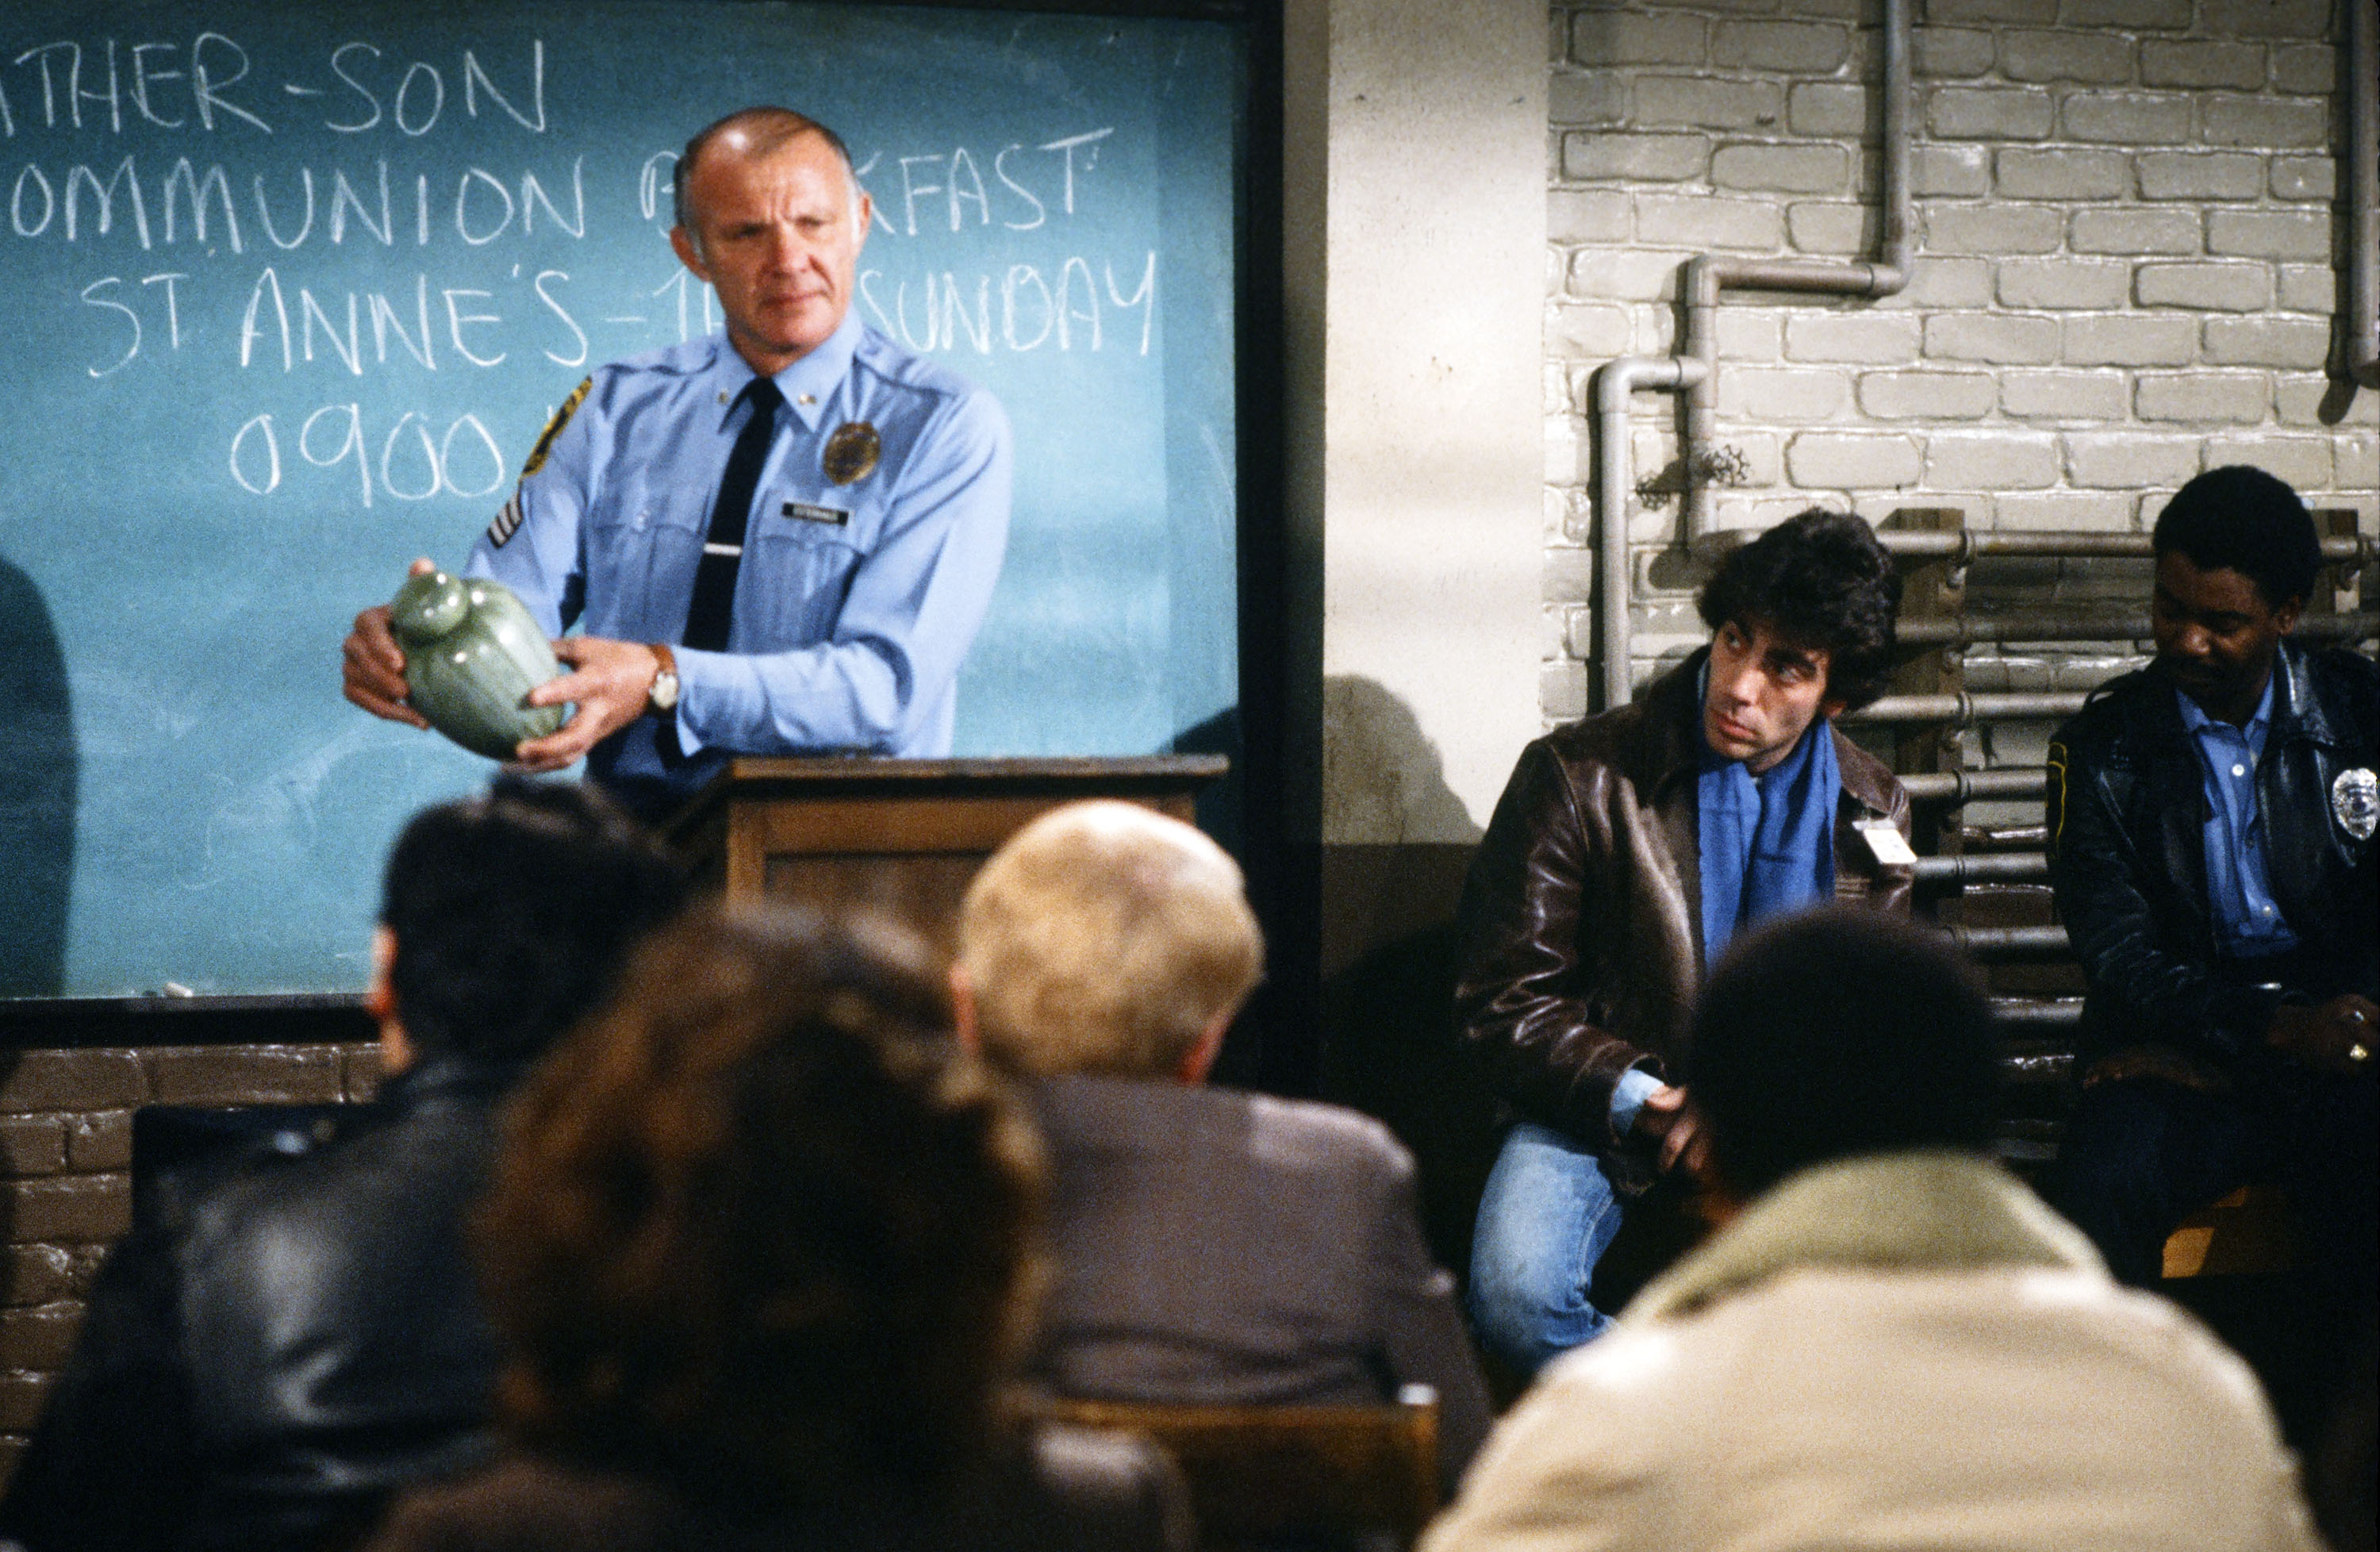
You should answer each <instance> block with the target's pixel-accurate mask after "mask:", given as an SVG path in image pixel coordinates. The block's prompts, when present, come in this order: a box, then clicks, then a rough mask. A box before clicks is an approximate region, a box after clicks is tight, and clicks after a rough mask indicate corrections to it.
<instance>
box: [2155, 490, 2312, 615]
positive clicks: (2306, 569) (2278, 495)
mask: <svg viewBox="0 0 2380 1552" xmlns="http://www.w3.org/2000/svg"><path fill="white" fill-rule="evenodd" d="M2149 543H2150V545H2151V546H2152V547H2153V548H2155V551H2156V552H2157V553H2158V554H2160V555H2162V554H2164V553H2165V552H2167V551H2168V550H2178V551H2180V552H2181V553H2182V554H2184V555H2186V556H2188V557H2189V558H2190V564H2192V565H2194V566H2196V567H2198V569H2199V570H2201V571H2222V570H2226V569H2228V570H2232V571H2236V572H2238V573H2240V575H2241V576H2245V577H2247V578H2248V579H2249V580H2251V581H2253V583H2255V584H2256V590H2257V591H2258V592H2260V593H2262V594H2264V596H2265V608H2267V609H2278V608H2280V607H2281V605H2283V604H2285V603H2291V602H2298V603H2302V602H2304V601H2305V600H2306V599H2307V598H2308V597H2309V596H2311V595H2312V594H2313V582H2314V577H2315V576H2316V575H2317V574H2319V573H2320V572H2321V570H2322V540H2320V539H2318V538H2316V537H2315V535H2314V531H2313V514H2312V513H2310V512H2308V511H2307V510H2306V504H2305V503H2304V501H2302V500H2301V499H2300V497H2299V495H2298V493H2297V491H2294V490H2291V489H2290V488H2289V485H2288V484H2287V483H2286V482H2284V481H2282V480H2280V479H2276V478H2274V477H2273V476H2272V475H2269V474H2266V473H2265V471H2264V470H2263V469H2260V468H2256V467H2252V466H2250V465H2247V464H2229V465H2227V466H2225V467H2222V468H2213V469H2208V470H2207V471H2206V472H2205V473H2204V474H2202V475H2200V476H2199V477H2198V478H2196V479H2192V481H2191V482H2190V483H2189V484H2187V485H2184V486H2183V487H2182V488H2181V489H2180V490H2179V491H2175V492H2174V493H2173V500H2171V501H2169V502H2168V503H2166V504H2165V510H2164V511H2163V512H2161V513H2159V514H2157V520H2156V527H2155V530H2154V531H2153V532H2152V533H2151V535H2150V539H2149Z"/></svg>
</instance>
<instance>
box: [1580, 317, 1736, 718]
mask: <svg viewBox="0 0 2380 1552" xmlns="http://www.w3.org/2000/svg"><path fill="white" fill-rule="evenodd" d="M1709 371H1710V368H1709V367H1708V366H1707V365H1706V364H1705V363H1704V362H1701V361H1695V360H1689V359H1688V358H1685V357H1682V356H1621V357H1619V358H1615V359H1613V360H1609V361H1606V362H1605V363H1603V365H1602V366H1600V367H1598V368H1597V369H1596V373H1595V387H1594V397H1595V443H1596V481H1595V590H1596V600H1595V611H1596V615H1595V621H1596V647H1597V652H1598V653H1599V655H1600V656H1601V657H1602V659H1603V704H1602V706H1601V707H1600V708H1599V709H1601V710H1605V711H1609V710H1610V709H1612V708H1613V707H1615V706H1625V705H1626V704H1627V703H1628V697H1629V691H1630V688H1631V686H1630V685H1629V682H1628V638H1629V619H1628V595H1629V592H1630V590H1631V588H1630V578H1629V576H1628V497H1629V494H1630V489H1631V486H1632V485H1633V481H1632V480H1631V479H1630V478H1629V475H1630V473H1631V469H1632V464H1633V460H1631V459H1630V457H1629V455H1628V403H1629V397H1630V395H1631V394H1634V393H1635V392H1636V390H1638V389H1639V388H1665V389H1676V388H1689V389H1691V388H1692V387H1693V386H1694V384H1696V383H1698V382H1702V381H1703V380H1704V378H1705V377H1706V375H1708V373H1709Z"/></svg>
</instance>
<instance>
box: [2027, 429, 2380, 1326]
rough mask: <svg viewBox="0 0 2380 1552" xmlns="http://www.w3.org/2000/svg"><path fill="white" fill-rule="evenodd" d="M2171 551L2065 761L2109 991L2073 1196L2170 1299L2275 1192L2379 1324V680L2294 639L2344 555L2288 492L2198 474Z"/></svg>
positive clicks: (2088, 938)
mask: <svg viewBox="0 0 2380 1552" xmlns="http://www.w3.org/2000/svg"><path fill="white" fill-rule="evenodd" d="M2154 543H2155V552H2156V584H2155V595H2154V600H2153V604H2152V614H2151V620H2152V629H2153V631H2154V633H2155V638H2156V661H2155V663H2154V664H2152V665H2151V666H2150V667H2149V668H2147V669H2145V670H2143V671H2142V672H2140V673H2132V674H2129V675H2127V676H2125V677H2123V678H2121V679H2118V680H2116V681H2115V682H2113V683H2112V684H2110V685H2107V687H2106V688H2105V689H2103V690H2102V691H2101V692H2100V693H2099V695H2098V696H2097V697H2095V699H2094V700H2093V701H2092V702H2091V704H2090V705H2089V706H2087V707H2085V708H2084V709H2083V713H2082V714H2081V715H2080V716H2078V717H2076V718H2075V719H2074V720H2073V721H2070V722H2068V723H2067V724H2066V726H2064V727H2063V728H2061V729H2059V730H2058V736H2057V738H2056V739H2055V740H2054V741H2053V742H2052V743H2051V745H2050V750H2049V762H2050V790H2049V851H2050V881H2051V883H2052V884H2053V885H2054V886H2055V888H2056V890H2057V892H2058V915H2059V916H2060V917H2061V918H2062V919H2063V920H2064V921H2065V923H2066V927H2067V931H2068V932H2069V934H2070V936H2071V937H2072V939H2073V942H2074V949H2075V952H2076V953H2077V954H2078V955H2079V956H2080V957H2081V959H2082V961H2083V969H2084V971H2085V973H2086V974H2087V975H2088V976H2089V978H2090V997H2089V1000H2088V1001H2087V1002H2086V1004H2085V1009H2084V1025H2083V1050H2082V1052H2081V1053H2080V1060H2079V1062H2078V1065H2080V1066H2081V1067H2082V1068H2083V1070H2084V1074H2085V1075H2084V1077H2083V1097H2082V1101H2081V1103H2080V1105H2079V1106H2078V1107H2077V1109H2076V1111H2075V1114H2074V1118H2073V1121H2072V1122H2071V1124H2070V1126H2069V1127H2068V1129H2067V1133H2066V1139H2065V1142H2064V1145H2063V1146H2062V1148H2061V1150H2060V1158H2059V1166H2060V1178H2059V1179H2058V1182H2057V1183H2056V1188H2055V1190H2054V1192H2053V1195H2052V1199H2053V1200H2054V1201H2056V1202H2057V1204H2058V1206H2059V1207H2060V1208H2062V1209H2063V1210H2064V1211H2065V1212H2066V1214H2067V1215H2068V1216H2069V1217H2070V1218H2071V1219H2074V1221H2075V1222H2076V1223H2078V1224H2080V1225H2081V1226H2082V1227H2083V1231H2084V1232H2085V1233H2087V1234H2089V1235H2090V1236H2091V1238H2092V1239H2093V1240H2094V1241H2095V1243H2097V1244H2098V1246H2099V1249H2100V1252H2101V1254H2103V1255H2106V1256H2107V1262H2108V1265H2109V1266H2110V1267H2113V1268H2114V1269H2115V1272H2116V1275H2117V1276H2118V1277H2119V1278H2121V1279H2124V1280H2125V1281H2127V1282H2131V1283H2140V1284H2147V1283H2152V1282H2154V1281H2155V1280H2156V1279H2157V1277H2158V1274H2159V1272H2160V1270H2161V1264H2160V1263H2161V1255H2160V1252H2161V1249H2162V1246H2163V1245H2164V1243H2165V1240H2166V1236H2167V1235H2168V1234H2169V1233H2170V1232H2171V1231H2173V1229H2174V1227H2175V1225H2176V1224H2178V1223H2179V1222H2180V1220H2181V1219H2183V1218H2184V1217H2186V1216H2187V1215H2189V1214H2190V1213H2192V1212H2194V1211H2196V1210H2197V1209H2198V1208H2200V1207H2203V1206H2205V1205H2206V1204H2208V1203H2210V1202H2212V1201H2214V1200H2215V1199H2216V1198H2217V1197H2219V1196H2221V1195H2223V1194H2226V1193H2228V1192H2229V1191H2231V1190H2232V1189H2233V1188H2234V1187H2236V1186H2238V1185H2240V1184H2241V1183H2243V1182H2248V1181H2252V1180H2277V1181H2278V1182H2280V1183H2281V1184H2282V1185H2283V1186H2284V1188H2285V1189H2286V1191H2287V1193H2288V1195H2289V1202H2290V1206H2291V1207H2292V1208H2293V1209H2294V1212H2295V1216H2296V1218H2297V1220H2298V1225H2299V1227H2300V1229H2301V1231H2302V1232H2301V1243H2302V1245H2303V1248H2304V1249H2305V1251H2306V1252H2307V1253H2309V1255H2310V1257H2311V1259H2313V1261H2315V1262H2316V1263H2317V1264H2318V1265H2319V1266H2320V1267H2321V1268H2322V1269H2323V1271H2324V1272H2325V1273H2326V1274H2328V1275H2329V1276H2330V1277H2332V1278H2334V1279H2336V1281H2337V1284H2338V1291H2337V1292H2335V1293H2333V1292H2326V1293H2325V1299H2331V1298H2336V1300H2337V1302H2338V1313H2339V1314H2340V1315H2341V1316H2354V1315H2355V1314H2356V1313H2357V1306H2359V1305H2360V1306H2361V1310H2362V1312H2363V1315H2364V1317H2366V1318H2368V1312H2369V1310H2370V1308H2371V1303H2372V1299H2373V1292H2374V1283H2375V1279H2380V1265H2375V1245H2380V1185H2375V1182H2380V1127H2375V1122H2374V1115H2375V1108H2374V1097H2375V1093H2380V1090H2376V1089H2375V1085H2374V1072H2373V1068H2374V1062H2373V1051H2374V1049H2375V1048H2380V1026H2375V1023H2380V1007H2375V1006H2374V999H2375V998H2380V866H2375V863H2374V840H2373V831H2374V824H2375V821H2380V783H2375V778H2374V770H2375V768H2380V668H2375V667H2374V665H2373V662H2372V661H2371V660H2370V659H2368V658H2364V657H2362V656H2359V655H2358V654H2356V653H2354V652H2351V651H2348V650H2346V649H2331V650H2326V651H2325V650H2309V649H2305V648H2302V647H2301V646H2299V645H2298V644H2297V642H2295V641H2294V640H2292V639H2291V632H2292V631H2293V630H2294V629H2295V628H2296V625H2297V622H2298V616H2299V613H2300V612H2301V610H2302V609H2303V608H2304V607H2305V604H2306V600H2307V599H2308V597H2309V596H2310V595H2311V594H2312V592H2313V587H2314V581H2315V576H2316V575H2317V572H2318V570H2319V568H2320V566H2321V560H2322V552H2321V546H2320V544H2319V542H2318V541H2317V540H2316V539H2315V537H2314V529H2313V518H2312V517H2311V516H2310V515H2308V514H2307V512H2306V509H2305V503H2302V502H2301V501H2300V500H2299V499H2298V496H2297V492H2296V491H2292V490H2290V489H2289V487H2288V486H2287V485H2285V484H2283V483H2282V482H2281V481H2279V480H2278V479H2274V478H2273V477H2272V476H2271V475H2269V474H2266V473H2265V472H2264V471H2262V470H2261V469H2253V468H2247V467H2230V468H2218V469H2214V470H2210V471H2209V472H2207V473H2205V474H2202V475H2200V476H2199V477H2198V478H2197V479H2192V481H2191V482H2190V483H2189V484H2187V485H2185V486H2183V487H2182V488H2181V490H2180V491H2179V492H2178V493H2177V494H2176V495H2175V496H2174V498H2173V500H2172V501H2171V502H2170V503H2168V505H2167V507H2166V509H2165V511H2164V513H2163V514H2162V515H2159V517H2158V518H2157V523H2156V528H2155V538H2154ZM2341 1335H2342V1339H2344V1338H2345V1336H2346V1333H2345V1332H2344V1331H2342V1333H2341Z"/></svg>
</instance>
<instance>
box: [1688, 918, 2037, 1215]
mask: <svg viewBox="0 0 2380 1552" xmlns="http://www.w3.org/2000/svg"><path fill="white" fill-rule="evenodd" d="M1693 1050H1694V1054H1693V1058H1692V1060H1691V1061H1690V1062H1689V1067H1690V1069H1691V1071H1690V1073H1689V1082H1691V1084H1692V1085H1693V1087H1694V1103H1695V1104H1696V1105H1698V1106H1700V1107H1701V1108H1702V1111H1703V1114H1704V1116H1705V1118H1706V1120H1707V1121H1708V1122H1709V1124H1710V1139H1711V1162H1712V1164H1713V1165H1714V1166H1715V1167H1716V1168H1717V1169H1718V1174H1719V1178H1720V1179H1721V1180H1722V1181H1724V1182H1726V1184H1727V1186H1728V1189H1729V1190H1730V1191H1731V1192H1733V1193H1734V1194H1736V1195H1737V1196H1739V1197H1741V1198H1743V1199H1744V1200H1746V1201H1749V1200H1750V1199H1751V1198H1753V1197H1755V1196H1757V1195H1759V1194H1761V1193H1762V1192H1764V1191H1767V1189H1768V1188H1769V1187H1771V1186H1773V1185H1775V1184H1777V1183H1778V1182H1779V1181H1782V1180H1783V1179H1785V1178H1786V1177H1787V1176H1788V1175H1791V1174H1792V1173H1793V1172H1794V1171H1795V1170H1805V1169H1808V1168H1809V1167H1811V1166H1812V1165H1814V1164H1824V1163H1827V1162H1828V1161H1830V1160H1832V1159H1837V1158H1857V1157H1859V1156H1860V1155H1862V1154H1868V1153H1886V1152H1892V1151H1895V1150H1898V1149H1902V1148H1955V1149H1959V1150H1961V1151H1964V1152H1969V1153H1982V1152H1983V1151H1985V1149H1986V1148H1988V1147H1989V1146H1991V1139H1992V1129H1993V1126H1994V1118H1995V1117H1996V1116H1997V1115H1998V1099H1999V1084H2000V1077H1999V1040H1998V1035H1997V1034H1996V1033H1995V1032H1994V1030H1993V1027H1992V1010H1991V1004H1990V1002H1989V1001H1988V1000H1986V999H1985V995H1984V988H1983V982H1982V980H1981V978H1980V977H1979V976H1977V975H1976V974H1975V972H1974V968H1973V966H1972V965H1971V964H1968V963H1967V962H1966V961H1965V960H1963V959H1961V957H1960V956H1959V954H1958V953H1957V952H1956V951H1954V950H1953V949H1952V948H1951V946H1950V943H1949V940H1948V939H1946V938H1944V937H1942V936H1941V935H1940V934H1938V933H1935V932H1928V931H1925V929H1923V928H1918V927H1916V926H1914V925H1913V924H1912V923H1909V922H1905V921H1901V920H1899V919H1898V918H1896V917H1892V916H1887V915H1880V914H1879V913H1877V912H1875V911H1868V910H1862V909H1859V908H1857V907H1853V906H1842V905H1836V906H1828V907H1826V908H1824V909H1822V910H1816V911H1805V912H1803V913H1802V914H1801V915H1794V916H1787V917H1783V918H1781V919H1779V920H1777V921H1774V922H1771V923H1769V924H1767V926H1764V927H1763V928H1760V929H1759V930H1758V931H1755V932H1754V933H1752V934H1751V935H1749V936H1748V937H1744V938H1740V939H1738V940H1735V941H1734V942H1732V943H1730V944H1729V945H1728V949H1727V952H1726V954H1725V955H1724V956H1723V957H1721V959H1720V960H1719V962H1718V964H1717V965H1715V966H1713V967H1712V970H1711V977H1710V982H1709V984H1708V985H1706V987H1704V988H1703V995H1702V1000H1701V1001H1700V1002H1699V1003H1698V1004H1697V1005H1696V1007H1695V1009H1694V1048H1693Z"/></svg>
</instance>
